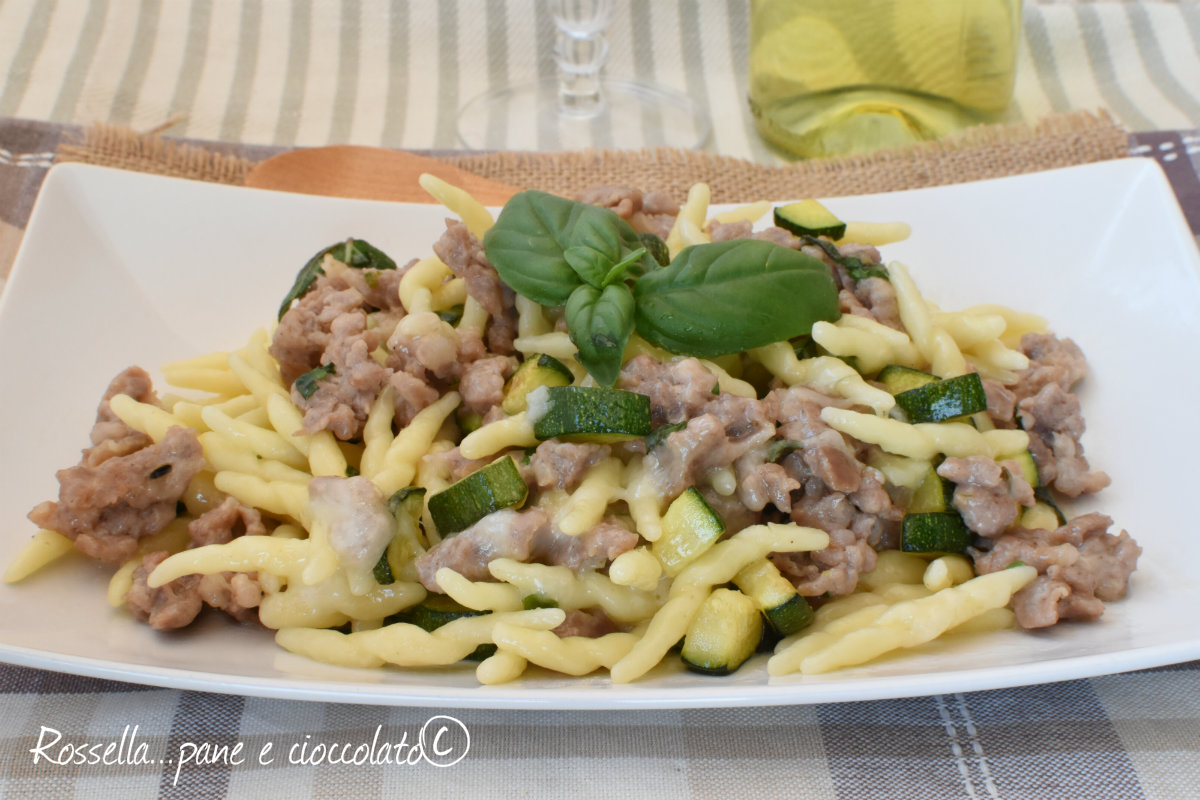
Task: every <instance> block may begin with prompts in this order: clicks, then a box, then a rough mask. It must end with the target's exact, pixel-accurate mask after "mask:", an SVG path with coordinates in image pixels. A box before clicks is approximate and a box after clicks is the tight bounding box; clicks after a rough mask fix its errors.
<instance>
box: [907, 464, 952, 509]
mask: <svg viewBox="0 0 1200 800" xmlns="http://www.w3.org/2000/svg"><path fill="white" fill-rule="evenodd" d="M953 500H954V482H953V481H948V480H946V479H945V478H943V477H942V476H941V475H938V474H937V468H936V466H934V465H931V466H930V467H929V472H927V473H926V474H925V480H923V481H921V485H920V486H918V487H917V489H916V491H914V492H913V495H912V498H911V499H910V500H909V501H908V508H907V511H908V513H910V514H925V513H929V512H933V511H953V510H954V506H953V505H952V501H953Z"/></svg>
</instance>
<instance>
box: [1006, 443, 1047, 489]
mask: <svg viewBox="0 0 1200 800" xmlns="http://www.w3.org/2000/svg"><path fill="white" fill-rule="evenodd" d="M996 460H997V461H1015V462H1017V464H1019V465H1020V467H1021V477H1022V478H1024V479H1025V480H1026V481H1027V482H1028V483H1029V485H1030V486H1032V487H1033V488H1034V489H1036V488H1038V486H1040V485H1041V477H1040V476H1039V475H1038V468H1037V462H1036V461H1034V460H1033V453H1031V452H1030V451H1028V450H1022V451H1021V452H1019V453H1017V454H1016V455H1011V456H1002V457H1000V458H997V459H996Z"/></svg>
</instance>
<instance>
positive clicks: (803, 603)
mask: <svg viewBox="0 0 1200 800" xmlns="http://www.w3.org/2000/svg"><path fill="white" fill-rule="evenodd" d="M733 583H734V585H735V586H737V587H738V588H739V589H741V590H742V593H743V594H745V595H747V596H748V597H750V598H751V599H752V600H754V602H756V603H758V607H759V608H760V609H761V610H762V613H763V616H764V617H766V618H767V622H768V623H769V624H770V626H771V627H772V628H773V629H774V630H775V632H776V633H778V634H779V635H780V636H791V635H792V634H793V633H796V632H797V631H800V630H802V629H804V628H807V627H808V626H809V625H811V624H812V621H813V610H812V606H810V605H809V604H808V601H807V600H805V599H804V598H803V597H801V596H800V593H799V592H797V591H796V587H795V586H793V585H792V582H791V581H789V580H788V579H787V578H785V577H783V574H782V573H781V572H780V571H779V568H778V567H776V566H775V565H774V564H772V563H771V562H770V561H768V560H766V559H763V560H762V561H759V562H758V563H757V564H750V565H748V566H746V567H743V568H742V570H741V571H740V572H738V574H737V575H734V576H733Z"/></svg>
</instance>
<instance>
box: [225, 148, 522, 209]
mask: <svg viewBox="0 0 1200 800" xmlns="http://www.w3.org/2000/svg"><path fill="white" fill-rule="evenodd" d="M423 172H428V173H431V174H433V175H436V176H438V177H439V178H441V179H442V180H444V181H446V182H447V183H451V184H453V185H455V186H457V187H459V188H460V189H463V190H465V191H467V192H468V193H470V194H471V196H473V197H474V198H475V199H477V200H479V202H481V203H483V204H484V205H497V206H498V205H503V204H504V202H505V201H506V200H508V198H510V197H512V196H513V195H514V194H516V193H517V192H519V191H520V189H518V188H516V187H515V186H508V185H506V184H503V183H498V182H496V181H493V180H489V179H487V178H483V177H480V176H479V175H475V174H473V173H470V172H467V171H466V170H462V169H459V168H458V167H455V166H453V165H451V164H447V163H446V162H444V161H439V160H437V159H436V158H427V157H426V156H419V155H417V154H415V153H409V152H406V151H403V150H385V149H383V148H379V147H364V146H360V145H331V146H329V147H312V148H304V149H300V150H289V151H287V152H286V153H280V154H279V155H277V156H272V157H271V158H268V159H267V160H266V161H263V162H261V163H259V164H256V165H255V166H254V167H252V168H251V169H250V172H249V173H248V174H247V175H246V185H247V186H251V187H254V188H256V189H275V190H278V191H283V192H298V193H301V194H320V195H328V196H331V197H356V198H359V199H363V200H392V201H401V202H407V203H435V202H437V201H436V200H434V199H433V198H432V197H431V196H430V195H429V193H428V192H426V191H425V190H424V189H422V188H421V186H420V184H418V183H417V179H418V178H419V177H420V176H421V173H423Z"/></svg>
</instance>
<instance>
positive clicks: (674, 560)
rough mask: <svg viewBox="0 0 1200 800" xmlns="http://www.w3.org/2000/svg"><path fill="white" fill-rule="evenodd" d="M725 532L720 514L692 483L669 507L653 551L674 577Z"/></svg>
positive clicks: (653, 545) (651, 548)
mask: <svg viewBox="0 0 1200 800" xmlns="http://www.w3.org/2000/svg"><path fill="white" fill-rule="evenodd" d="M724 534H725V522H724V520H722V519H721V515H720V514H718V513H717V512H716V511H713V509H712V506H710V505H709V504H708V502H707V501H705V499H704V495H702V494H700V491H699V490H698V489H697V488H696V487H695V486H692V487H689V488H688V489H686V490H685V491H684V492H683V494H681V495H679V497H676V498H675V499H674V500H672V501H671V505H669V506H667V511H666V513H665V514H663V517H662V535H661V536H659V537H658V539H657V541H655V542H654V544H652V545H650V552H652V553H653V554H654V555H655V556H656V557H657V558H658V560H659V561H660V562H662V565H663V572H665V573H666V574H667V575H668V576H670V577H672V578H674V577H675V576H676V575H678V574H679V573H680V571H682V570H683V568H684V567H686V566H687V565H688V564H690V563H691V562H692V561H694V560H695V559H696V558H697V557H699V556H700V555H701V554H702V553H704V552H705V551H706V550H708V548H710V547H712V546H713V545H714V544H716V542H717V540H718V539H720V538H721V536H723V535H724Z"/></svg>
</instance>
